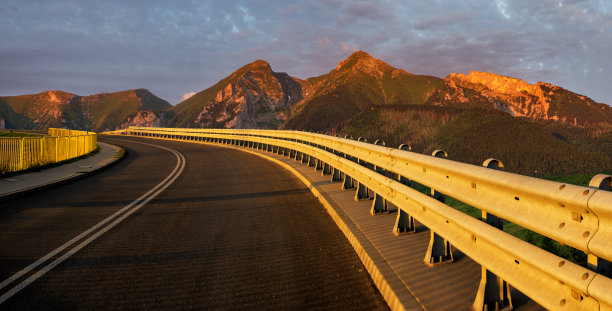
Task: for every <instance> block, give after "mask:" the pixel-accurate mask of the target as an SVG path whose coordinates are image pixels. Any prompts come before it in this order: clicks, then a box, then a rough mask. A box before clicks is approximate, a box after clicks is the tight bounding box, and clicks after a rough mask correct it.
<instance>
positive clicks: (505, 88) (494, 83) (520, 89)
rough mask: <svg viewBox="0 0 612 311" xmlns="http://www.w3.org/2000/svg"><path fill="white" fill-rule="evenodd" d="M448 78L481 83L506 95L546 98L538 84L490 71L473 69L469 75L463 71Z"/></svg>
mask: <svg viewBox="0 0 612 311" xmlns="http://www.w3.org/2000/svg"><path fill="white" fill-rule="evenodd" d="M447 79H449V80H451V81H452V80H454V81H455V82H456V81H457V80H459V81H462V82H468V83H471V84H480V85H483V86H485V87H487V88H488V89H490V90H491V91H493V92H497V93H501V94H506V95H513V96H519V95H521V94H524V93H527V94H529V95H532V96H536V97H538V98H539V99H543V98H544V94H543V92H542V89H541V88H540V87H539V85H538V84H529V83H527V82H525V81H523V80H521V79H517V78H511V77H506V76H501V75H497V74H494V73H489V72H482V71H471V72H470V73H469V74H468V75H464V74H462V73H451V74H450V75H449V76H448V77H447ZM540 83H541V82H540Z"/></svg>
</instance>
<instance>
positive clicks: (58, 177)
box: [0, 142, 124, 200]
mask: <svg viewBox="0 0 612 311" xmlns="http://www.w3.org/2000/svg"><path fill="white" fill-rule="evenodd" d="M98 147H100V151H99V152H98V153H96V154H94V155H92V156H89V157H87V158H85V159H81V160H78V161H75V162H72V163H67V164H64V165H60V166H56V167H52V168H47V169H42V170H40V171H37V172H29V173H24V174H20V175H14V176H10V177H6V178H2V179H0V200H6V199H10V198H14V197H19V196H23V195H27V194H32V193H34V192H37V191H41V190H45V189H49V188H52V187H56V186H59V185H62V184H65V183H68V182H72V181H75V180H78V179H80V178H84V177H87V176H90V175H92V174H95V173H96V172H98V171H100V170H102V169H105V168H107V167H109V166H111V165H113V164H115V163H116V162H117V161H119V160H121V159H122V157H123V155H124V151H122V148H120V147H117V146H115V145H111V144H107V143H103V142H98Z"/></svg>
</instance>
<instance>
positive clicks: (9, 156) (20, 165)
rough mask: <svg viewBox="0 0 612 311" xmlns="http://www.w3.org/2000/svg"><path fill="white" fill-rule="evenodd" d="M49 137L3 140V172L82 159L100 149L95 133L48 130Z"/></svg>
mask: <svg viewBox="0 0 612 311" xmlns="http://www.w3.org/2000/svg"><path fill="white" fill-rule="evenodd" d="M48 133H49V136H41V137H2V138H0V171H1V172H3V173H6V172H14V171H20V170H25V169H28V168H31V167H34V166H39V165H45V164H49V163H55V162H60V161H64V160H67V159H71V158H75V157H79V156H81V155H84V154H86V153H89V152H91V151H93V150H95V149H96V148H97V147H98V137H97V134H96V133H92V132H85V131H74V130H66V129H56V128H50V129H49V132H48Z"/></svg>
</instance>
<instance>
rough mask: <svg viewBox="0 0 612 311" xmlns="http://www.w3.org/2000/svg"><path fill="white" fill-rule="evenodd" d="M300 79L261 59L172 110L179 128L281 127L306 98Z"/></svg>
mask: <svg viewBox="0 0 612 311" xmlns="http://www.w3.org/2000/svg"><path fill="white" fill-rule="evenodd" d="M300 82H301V81H300V80H298V79H295V78H293V77H290V76H289V75H287V74H286V73H276V72H274V71H272V69H271V68H270V65H269V64H268V63H267V62H265V61H263V60H257V61H255V62H253V63H251V64H248V65H246V66H244V67H242V68H240V69H238V70H237V71H236V72H234V73H232V74H231V75H230V76H228V77H226V78H225V79H223V80H221V81H219V82H218V83H217V84H215V85H214V86H212V87H210V88H208V89H206V90H204V91H201V92H199V93H197V94H195V95H193V96H192V97H190V98H188V99H187V100H185V101H183V102H182V103H180V104H178V105H176V106H175V107H173V108H172V109H171V111H172V112H174V113H176V116H177V123H176V126H177V127H214V128H274V129H275V128H278V127H279V126H280V125H281V124H282V123H283V122H284V121H285V120H286V119H287V117H288V116H289V113H290V108H291V106H293V105H294V104H295V103H297V102H298V101H299V100H300V99H301V98H302V88H301V86H300Z"/></svg>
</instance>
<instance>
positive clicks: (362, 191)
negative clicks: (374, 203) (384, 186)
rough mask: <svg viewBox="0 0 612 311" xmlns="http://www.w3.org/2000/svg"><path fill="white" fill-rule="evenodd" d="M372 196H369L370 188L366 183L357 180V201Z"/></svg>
mask: <svg viewBox="0 0 612 311" xmlns="http://www.w3.org/2000/svg"><path fill="white" fill-rule="evenodd" d="M369 198H370V197H369V196H368V188H366V186H364V184H362V183H360V182H359V181H357V190H356V191H355V201H361V200H367V199H369Z"/></svg>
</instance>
